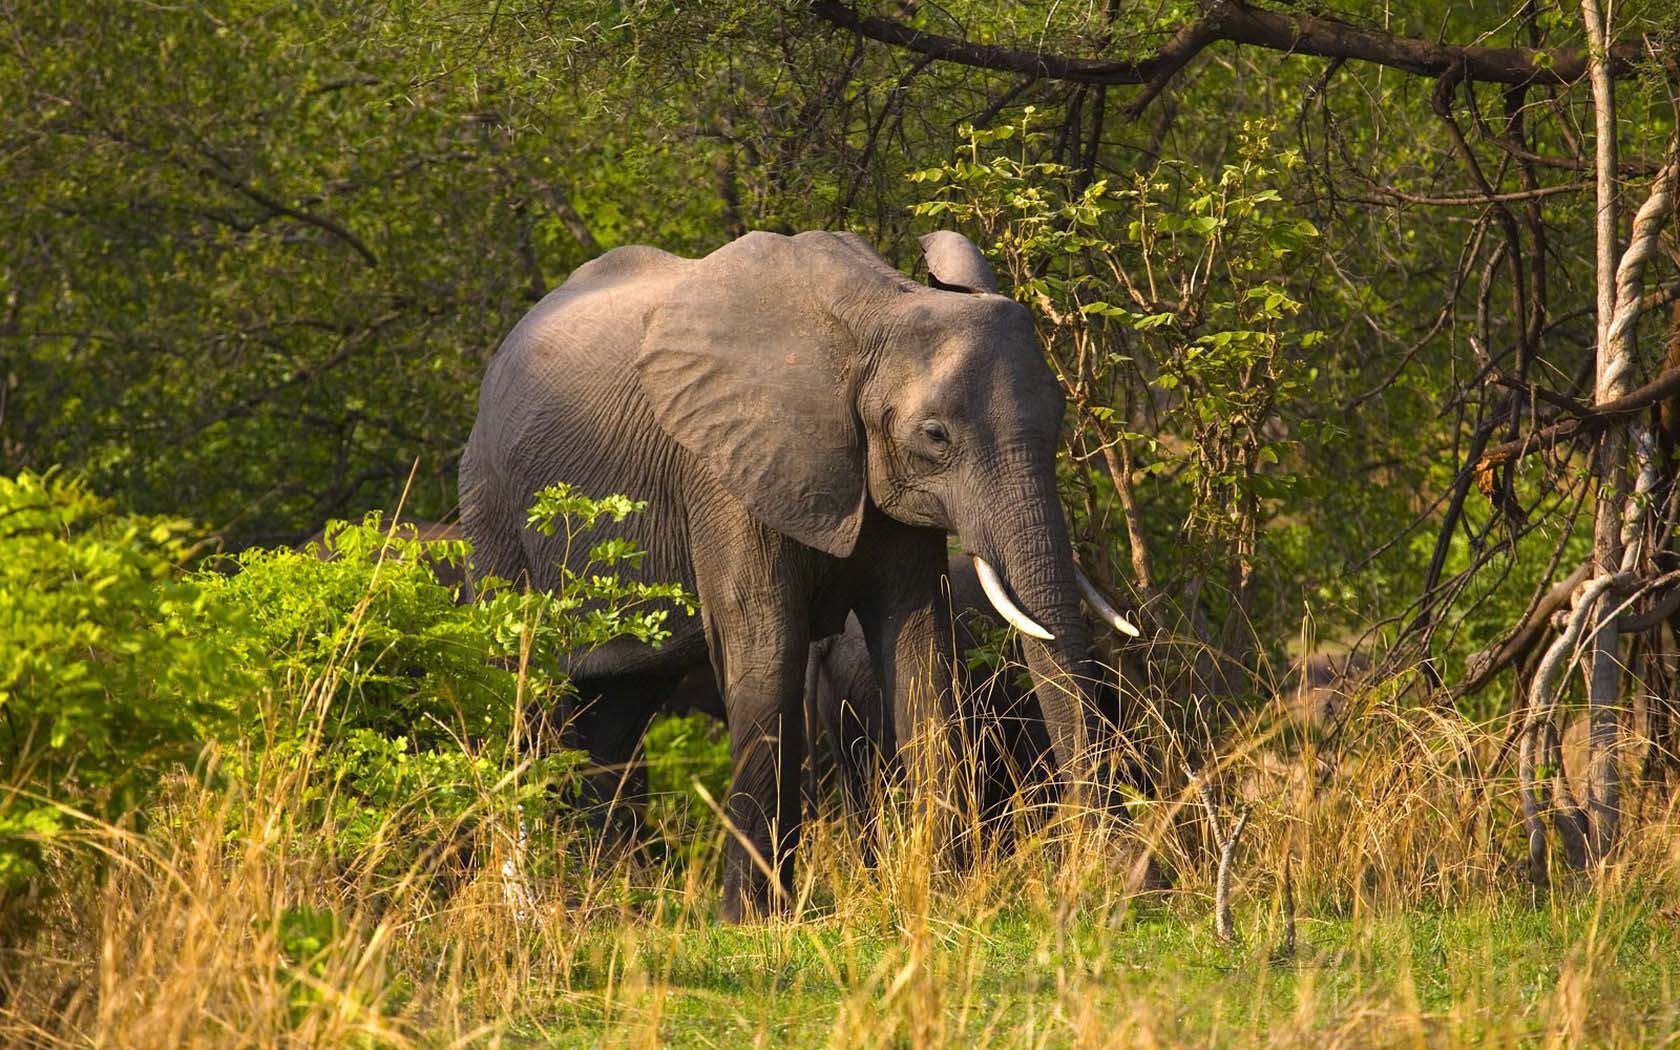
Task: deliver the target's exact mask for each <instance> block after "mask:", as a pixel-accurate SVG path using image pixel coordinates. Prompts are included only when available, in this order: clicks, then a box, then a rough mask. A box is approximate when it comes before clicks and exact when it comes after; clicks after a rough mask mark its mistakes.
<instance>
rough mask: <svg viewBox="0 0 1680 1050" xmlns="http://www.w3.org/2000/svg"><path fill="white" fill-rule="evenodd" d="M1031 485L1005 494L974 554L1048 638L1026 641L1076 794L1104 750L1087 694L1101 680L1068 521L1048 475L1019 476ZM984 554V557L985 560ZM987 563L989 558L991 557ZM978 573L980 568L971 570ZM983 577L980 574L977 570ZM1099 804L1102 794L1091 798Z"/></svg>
mask: <svg viewBox="0 0 1680 1050" xmlns="http://www.w3.org/2000/svg"><path fill="white" fill-rule="evenodd" d="M1023 475H1024V476H1027V477H1030V478H1031V479H1032V480H1031V481H1029V482H1027V483H1026V484H1025V485H1022V486H1019V487H1018V488H1016V489H1014V490H1013V491H1011V492H1010V493H1009V497H1008V498H1006V499H1004V500H1002V501H1000V502H999V503H998V504H997V505H996V506H997V507H999V508H1006V509H1000V510H999V511H998V512H997V514H996V515H995V516H994V517H993V518H992V519H991V520H990V521H989V522H988V523H987V524H986V526H985V527H984V529H983V536H984V539H983V540H982V541H981V543H979V544H976V545H975V546H976V547H979V548H980V550H975V549H971V550H970V553H973V554H979V553H981V550H985V549H987V548H989V549H990V551H989V552H990V553H991V554H992V555H993V556H995V558H996V561H995V562H994V567H995V568H996V569H997V571H998V575H999V576H1000V577H1001V581H1002V585H1003V587H1004V588H1006V589H1007V591H1008V593H1009V594H1010V595H1012V596H1013V597H1014V599H1015V605H1016V606H1018V607H1019V609H1020V610H1021V612H1022V613H1024V614H1025V616H1027V617H1028V618H1030V621H1031V622H1032V623H1033V624H1034V625H1035V626H1038V627H1040V628H1042V631H1043V633H1044V634H1048V635H1049V636H1050V637H1049V638H1048V639H1045V638H1041V637H1033V636H1030V635H1031V634H1032V632H1027V631H1023V634H1027V635H1029V637H1026V638H1024V639H1023V647H1024V648H1025V650H1026V656H1027V665H1028V667H1029V668H1030V669H1031V671H1032V675H1033V682H1034V689H1035V692H1036V693H1037V695H1038V701H1039V707H1040V709H1041V710H1042V712H1043V714H1044V722H1045V726H1046V728H1047V729H1048V730H1049V733H1050V740H1051V744H1052V747H1053V748H1054V750H1055V756H1056V765H1057V767H1058V769H1059V770H1060V771H1061V775H1062V776H1063V778H1064V780H1065V782H1066V783H1067V784H1068V785H1069V787H1070V788H1072V789H1073V790H1074V791H1075V792H1076V794H1079V795H1084V794H1087V793H1086V792H1084V791H1082V790H1081V788H1082V787H1083V786H1084V785H1088V784H1090V783H1091V782H1092V778H1093V777H1095V776H1096V768H1095V764H1094V763H1093V762H1092V761H1091V759H1092V758H1093V757H1094V751H1093V745H1100V744H1106V743H1107V742H1108V741H1107V730H1108V727H1107V726H1106V723H1105V720H1104V719H1103V718H1102V717H1101V716H1100V714H1099V712H1098V708H1097V704H1096V702H1095V700H1094V698H1093V696H1092V691H1091V686H1092V683H1093V682H1095V681H1096V680H1097V679H1098V677H1099V676H1098V675H1097V674H1096V668H1095V667H1094V666H1093V664H1092V661H1091V635H1090V630H1089V628H1088V627H1087V626H1086V621H1085V617H1084V616H1083V614H1082V613H1081V612H1080V598H1081V588H1080V584H1079V578H1078V569H1077V567H1076V566H1075V565H1074V561H1073V548H1072V544H1071V542H1070V541H1069V539H1068V532H1067V523H1066V521H1065V520H1064V518H1063V516H1062V510H1061V504H1060V502H1059V501H1058V500H1057V498H1056V492H1055V486H1054V482H1053V480H1051V479H1053V477H1054V474H1053V472H1052V471H1050V470H1043V471H1021V472H1016V476H1023ZM984 556H985V555H982V557H984ZM987 560H991V559H990V558H988V559H987ZM976 568H977V569H979V565H976ZM981 572H982V578H984V570H981ZM1090 794H1091V796H1092V797H1093V798H1102V797H1104V796H1105V795H1106V791H1101V790H1099V791H1096V792H1094V793H1090Z"/></svg>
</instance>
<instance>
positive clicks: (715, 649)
mask: <svg viewBox="0 0 1680 1050" xmlns="http://www.w3.org/2000/svg"><path fill="white" fill-rule="evenodd" d="M745 515H746V512H745V509H744V508H736V507H733V506H730V505H727V504H725V505H722V506H719V507H717V508H716V509H715V510H714V511H713V512H712V514H711V515H709V516H708V517H707V518H706V519H705V520H706V522H707V524H708V525H709V526H711V527H714V528H719V529H720V530H722V531H724V532H727V530H728V528H729V527H730V526H731V525H733V527H734V532H733V535H737V536H739V535H750V536H752V537H753V538H754V542H751V543H742V542H740V541H739V540H733V539H732V540H728V541H724V540H718V541H711V540H709V538H707V537H699V538H697V539H696V540H695V542H694V550H695V555H696V556H695V565H694V568H695V590H696V597H698V598H699V601H700V616H701V620H702V622H703V623H704V625H705V629H706V644H707V646H708V647H709V649H710V651H711V659H712V668H713V670H714V671H715V673H716V675H717V680H718V688H719V692H720V693H721V694H722V696H723V706H724V711H725V720H726V721H727V722H728V725H729V758H730V769H731V779H730V785H729V795H728V798H727V799H725V801H724V807H723V808H724V815H725V817H726V818H727V820H728V824H729V828H728V831H727V834H728V836H729V837H728V841H727V842H726V843H725V849H724V869H723V917H724V919H725V920H726V921H728V922H742V921H745V920H749V919H753V918H757V917H760V916H764V915H767V914H770V913H771V912H772V911H774V910H776V909H778V908H780V907H784V906H785V905H786V904H787V902H788V901H789V900H790V899H791V896H792V893H793V885H794V883H793V854H794V851H795V850H796V849H797V848H798V845H799V824H800V817H801V814H800V801H801V790H800V787H801V771H802V766H803V764H804V759H805V693H804V687H805V670H806V664H807V660H808V657H809V648H810V612H809V609H810V606H811V592H812V589H813V584H812V576H813V572H814V570H813V568H812V564H811V558H812V555H811V553H810V552H809V551H808V550H806V549H805V548H802V547H800V546H799V545H798V544H796V543H794V542H793V541H791V540H788V539H786V538H785V537H782V536H778V535H776V534H774V533H772V532H770V531H769V530H767V529H764V528H762V527H761V526H759V525H758V524H757V523H755V522H753V521H751V520H750V519H748V518H747V517H746V516H745Z"/></svg>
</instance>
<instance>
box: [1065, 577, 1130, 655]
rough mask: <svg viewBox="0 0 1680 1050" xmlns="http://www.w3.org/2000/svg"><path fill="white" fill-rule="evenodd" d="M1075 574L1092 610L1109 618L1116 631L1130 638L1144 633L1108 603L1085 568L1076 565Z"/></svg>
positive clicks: (1081, 592) (1086, 602) (1080, 590)
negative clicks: (1086, 573)
mask: <svg viewBox="0 0 1680 1050" xmlns="http://www.w3.org/2000/svg"><path fill="white" fill-rule="evenodd" d="M1073 576H1074V579H1076V580H1078V581H1079V593H1080V594H1081V595H1083V596H1084V598H1085V604H1086V605H1089V606H1090V607H1091V611H1092V612H1094V613H1096V614H1097V615H1098V616H1100V617H1102V618H1103V619H1104V620H1107V621H1108V622H1109V623H1110V624H1112V625H1113V627H1114V629H1115V630H1116V631H1119V632H1120V633H1121V634H1123V635H1126V636H1127V637H1129V638H1137V637H1139V636H1140V635H1142V633H1143V632H1142V631H1139V630H1138V629H1137V624H1135V623H1133V622H1132V621H1130V620H1128V619H1126V618H1125V617H1124V616H1122V615H1120V610H1118V609H1116V608H1115V607H1114V606H1112V605H1110V604H1108V599H1107V598H1104V597H1103V593H1102V592H1101V591H1099V590H1097V585H1096V584H1094V583H1092V582H1091V578H1090V577H1089V576H1087V575H1085V572H1084V570H1082V569H1081V568H1080V567H1079V566H1077V565H1075V566H1074V567H1073Z"/></svg>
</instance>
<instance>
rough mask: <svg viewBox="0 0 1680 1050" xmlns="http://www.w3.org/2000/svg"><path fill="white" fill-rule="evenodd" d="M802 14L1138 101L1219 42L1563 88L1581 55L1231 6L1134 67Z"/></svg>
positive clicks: (1617, 61) (835, 10)
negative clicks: (1135, 87) (1447, 40)
mask: <svg viewBox="0 0 1680 1050" xmlns="http://www.w3.org/2000/svg"><path fill="white" fill-rule="evenodd" d="M811 13H812V14H814V15H816V16H817V17H818V18H821V19H822V20H824V21H825V22H828V23H830V24H832V25H835V26H838V27H840V28H841V29H845V30H849V31H851V32H853V33H857V34H859V35H860V36H864V37H868V38H869V39H871V40H874V41H877V42H879V43H883V44H890V45H892V46H893V47H901V48H904V49H905V50H908V51H914V52H916V53H917V54H921V55H927V56H929V57H931V58H934V59H936V60H939V61H943V62H955V63H957V64H959V65H965V66H974V67H977V68H980V69H995V70H998V71H1000V72H1007V73H1021V74H1024V75H1027V76H1034V77H1045V78H1049V79H1052V80H1066V81H1071V82H1073V83H1078V84H1145V85H1150V86H1151V89H1152V90H1146V91H1145V93H1144V94H1145V95H1147V96H1149V97H1151V98H1152V97H1153V96H1154V93H1158V92H1159V91H1160V88H1159V87H1155V86H1154V85H1155V83H1156V82H1157V81H1159V82H1160V83H1161V84H1162V85H1164V84H1165V83H1166V81H1167V80H1169V79H1171V77H1172V75H1173V74H1174V73H1176V72H1177V71H1178V70H1180V69H1182V68H1183V67H1184V65H1185V64H1187V63H1188V62H1189V61H1190V59H1191V58H1194V57H1195V55H1196V54H1197V53H1198V52H1199V51H1201V50H1202V49H1203V48H1205V47H1206V46H1208V45H1209V44H1211V43H1215V42H1217V41H1222V40H1223V41H1229V42H1231V43H1234V44H1242V45H1246V46H1249V47H1259V48H1264V49H1266V50H1269V51H1277V52H1281V53H1283V54H1288V55H1317V56H1319V57H1321V58H1337V59H1355V60H1358V61H1362V62H1374V63H1376V64H1377V65H1381V66H1388V67H1390V68H1392V69H1400V70H1404V71H1406V72H1408V73H1415V74H1417V75H1419V76H1428V77H1438V76H1441V75H1442V74H1443V73H1446V72H1447V71H1448V70H1450V69H1453V68H1454V67H1462V68H1463V70H1464V76H1465V77H1467V78H1468V79H1470V80H1479V81H1486V82H1489V83H1496V84H1572V83H1574V82H1575V81H1577V80H1580V79H1581V78H1582V77H1583V76H1585V75H1586V73H1587V55H1586V54H1585V53H1584V52H1582V51H1575V50H1557V51H1547V50H1544V49H1536V48H1528V47H1461V46H1456V45H1452V44H1439V43H1435V42H1434V41H1430V40H1423V39H1419V38H1416V37H1404V36H1395V35H1394V34H1392V33H1385V32H1383V31H1382V30H1380V29H1373V28H1367V27H1365V26H1357V25H1352V24H1350V23H1348V22H1341V21H1337V20H1336V19H1333V18H1324V17H1320V16H1317V15H1309V14H1296V13H1284V12H1281V11H1266V10H1261V9H1259V8H1251V7H1247V6H1244V5H1243V4H1240V3H1235V2H1231V0H1215V2H1213V3H1210V4H1209V5H1208V6H1207V11H1206V14H1205V15H1204V16H1203V18H1202V19H1201V20H1200V21H1199V22H1196V23H1193V24H1192V25H1191V26H1189V27H1187V28H1186V29H1184V30H1181V31H1180V32H1179V33H1178V34H1177V35H1175V36H1174V37H1173V38H1172V39H1171V40H1170V41H1168V42H1167V44H1166V45H1164V46H1163V47H1162V49H1161V50H1160V51H1158V52H1156V53H1155V54H1153V55H1150V56H1149V57H1147V58H1142V59H1108V58H1078V57H1074V56H1069V55H1058V54H1053V53H1051V52H1047V51H1035V50H1027V49H1025V48H1013V47H1005V46H1002V45H999V44H977V43H974V42H972V41H968V40H961V39H958V38H956V37H951V36H945V35H943V34H940V33H930V32H927V31H925V30H921V29H917V28H915V27H913V26H909V25H905V24H904V23H903V22H900V21H897V20H896V19H891V18H882V17H880V16H878V15H864V14H859V13H858V12H857V11H856V10H854V9H853V8H851V7H849V6H847V5H846V4H844V3H841V2H840V0H815V2H814V3H812V5H811ZM1609 51H1610V55H1609V57H1610V62H1609V64H1608V68H1609V70H1610V73H1611V75H1612V76H1614V77H1617V78H1618V79H1627V78H1629V77H1631V76H1633V73H1634V66H1635V63H1637V62H1638V61H1639V59H1640V57H1641V54H1642V51H1641V44H1640V43H1639V42H1638V41H1623V42H1621V43H1617V44H1615V45H1613V46H1612V47H1611V48H1610V49H1609ZM1144 104H1145V105H1147V99H1145V100H1144ZM1141 108H1142V107H1141V106H1140V107H1139V109H1140V111H1141Z"/></svg>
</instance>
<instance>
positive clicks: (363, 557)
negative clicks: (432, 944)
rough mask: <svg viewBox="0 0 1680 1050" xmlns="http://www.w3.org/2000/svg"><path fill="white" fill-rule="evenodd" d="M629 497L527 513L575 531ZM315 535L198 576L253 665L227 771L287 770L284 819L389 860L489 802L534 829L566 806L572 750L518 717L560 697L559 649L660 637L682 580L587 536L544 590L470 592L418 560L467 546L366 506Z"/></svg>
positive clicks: (486, 809) (617, 511) (459, 554)
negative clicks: (646, 570)
mask: <svg viewBox="0 0 1680 1050" xmlns="http://www.w3.org/2000/svg"><path fill="white" fill-rule="evenodd" d="M637 509H639V507H638V505H636V504H632V503H630V502H629V501H624V500H619V499H616V498H613V497H609V498H608V499H605V500H601V501H594V500H589V499H586V498H583V497H580V496H577V495H575V494H573V493H572V492H571V491H570V490H569V489H565V488H563V487H561V488H557V489H555V490H550V491H549V492H546V493H544V494H543V495H542V497H541V498H540V499H539V501H538V504H537V506H536V507H535V508H534V509H533V511H532V519H533V521H534V522H535V523H537V524H538V525H539V527H541V528H544V529H545V530H548V531H550V532H551V533H552V532H553V531H554V530H557V529H561V528H564V529H565V530H566V536H567V537H568V539H570V538H573V537H576V538H577V539H578V540H579V541H580V542H581V540H582V538H583V537H584V536H585V534H586V533H587V531H588V529H589V528H590V527H592V526H593V525H594V524H595V523H596V521H597V520H598V519H599V518H601V517H602V516H604V515H610V516H612V517H614V518H615V519H621V518H622V517H623V516H624V515H625V514H628V513H631V512H633V511H635V510H637ZM326 543H327V546H328V547H329V548H330V549H331V550H332V551H333V552H334V557H333V558H332V559H330V560H324V559H322V558H321V557H319V556H318V554H317V552H316V551H314V550H313V549H312V550H309V551H296V550H291V549H286V548H282V549H276V550H261V549H256V550H250V551H246V552H244V553H243V554H241V555H239V556H238V558H237V559H236V561H237V567H238V571H237V572H236V573H232V574H229V575H224V576H211V575H207V576H206V578H205V581H204V584H205V587H206V588H207V590H208V592H209V593H210V594H211V596H212V598H213V601H214V609H215V612H216V614H217V615H218V617H219V618H220V619H221V620H222V622H224V623H226V624H229V625H233V627H234V630H233V631H232V638H231V640H230V645H231V646H232V648H233V650H234V651H235V653H236V654H237V655H238V656H239V657H240V659H241V660H243V661H245V662H247V663H249V664H250V665H251V666H254V667H260V668H262V673H263V675H264V677H265V689H264V690H263V698H262V700H261V701H260V702H259V703H257V704H255V705H254V706H253V707H252V708H251V709H250V710H249V711H247V712H246V713H245V719H244V726H245V746H243V747H242V748H240V754H242V755H245V756H249V757H247V758H246V759H245V760H244V761H243V764H242V766H241V769H240V774H241V775H243V776H246V777H247V778H248V779H252V780H253V782H254V779H255V778H256V777H258V776H260V775H262V774H263V773H265V772H266V773H267V774H270V775H272V774H274V773H276V772H280V773H281V774H287V773H295V774H296V775H297V776H298V778H299V781H300V783H301V790H302V793H303V799H302V801H303V804H304V811H303V812H302V813H299V814H298V815H297V817H298V821H297V826H299V827H307V828H311V829H314V830H319V829H320V828H322V827H330V828H331V829H332V835H331V842H330V848H331V849H333V850H335V851H337V852H339V853H340V854H341V855H342V859H344V860H346V861H348V860H351V859H352V858H355V857H362V858H363V859H367V858H374V859H375V860H376V861H377V863H379V864H380V865H381V866H384V867H387V868H393V869H396V870H404V869H406V868H407V866H408V865H410V864H412V863H413V862H414V860H415V859H416V857H417V856H418V853H419V851H420V850H421V849H423V848H434V847H442V846H443V845H444V843H442V842H440V841H439V832H440V831H445V832H449V831H465V830H469V829H470V828H471V827H473V826H474V825H476V824H477V823H478V822H479V821H480V820H482V819H483V818H484V817H486V816H487V815H489V813H490V812H491V811H494V812H496V813H498V814H499V815H500V816H501V818H502V819H503V820H504V822H506V823H507V824H509V825H511V823H512V822H513V821H514V820H516V819H523V820H525V821H526V822H528V823H529V824H531V825H532V826H533V827H537V826H541V825H543V823H544V822H545V821H546V819H547V818H548V817H550V816H552V815H553V814H554V813H555V812H556V811H557V810H559V809H560V808H562V807H563V806H564V804H565V799H566V796H567V794H568V789H569V786H570V784H571V782H572V779H573V776H572V774H573V771H574V770H575V769H576V767H577V765H578V763H579V761H580V759H581V755H579V754H578V753H576V752H571V751H565V750H560V749H557V748H554V747H552V746H548V747H543V748H538V749H532V748H530V747H528V746H527V745H526V742H525V739H524V738H525V737H526V735H527V734H528V733H529V732H530V730H531V724H530V721H529V720H528V719H526V718H525V717H524V715H523V712H525V711H548V710H552V709H553V707H554V706H555V705H556V704H557V703H558V702H559V701H560V699H561V698H562V697H563V696H564V695H565V693H566V691H567V689H568V683H567V682H566V680H565V678H564V676H563V675H562V674H561V672H560V667H561V666H562V663H563V661H562V655H563V654H565V653H569V652H575V651H577V650H580V649H586V648H588V647H590V646H594V645H599V644H601V643H603V642H606V641H609V640H611V639H614V638H618V637H626V636H628V637H634V638H638V639H641V640H643V641H647V642H650V643H655V644H657V643H658V642H659V641H660V640H661V639H663V638H664V637H665V631H664V629H663V623H664V620H665V617H666V616H667V615H668V614H669V609H670V606H669V604H668V603H670V602H676V603H677V604H678V605H683V604H685V603H686V598H685V597H684V596H683V595H682V593H681V591H680V589H678V588H674V587H665V586H657V585H644V584H637V583H625V582H620V581H619V580H618V579H617V578H616V577H615V576H612V575H609V574H605V573H604V572H598V571H595V570H597V569H601V570H605V569H607V568H610V567H611V566H613V565H616V564H618V563H620V562H625V563H633V562H634V561H635V560H637V559H639V558H640V554H639V552H637V551H636V550H635V549H634V548H633V547H630V546H628V545H627V544H624V543H622V542H621V541H609V542H607V543H602V544H598V545H596V546H595V547H594V548H592V554H593V557H592V559H591V562H590V565H589V566H588V569H587V570H586V571H585V572H582V573H579V574H576V575H573V574H569V573H568V574H565V575H564V577H563V582H562V585H561V587H560V588H559V589H558V590H557V591H555V592H553V593H525V592H520V591H516V590H514V589H513V588H509V587H506V586H502V585H500V584H501V582H502V581H495V580H490V581H482V582H484V583H485V584H486V585H485V586H483V587H482V588H481V589H482V590H483V591H484V593H482V594H481V595H480V598H479V600H478V601H476V602H474V603H472V604H466V605H458V604H457V603H456V601H455V594H454V592H453V591H452V590H450V589H449V588H447V587H445V586H444V585H443V584H442V583H440V582H439V581H438V579H437V577H436V575H435V574H434V572H433V570H432V565H433V564H434V563H438V562H454V563H459V562H460V561H461V560H462V559H465V558H466V557H468V556H469V549H468V547H467V545H466V544H465V543H463V542H460V541H433V540H419V539H413V538H409V537H407V536H404V535H402V534H401V533H400V532H396V531H394V530H390V529H387V528H385V527H384V526H383V525H382V522H381V519H380V516H379V515H378V514H377V513H375V514H372V515H369V516H368V517H367V519H366V520H364V521H363V522H362V523H360V524H347V523H344V522H334V523H331V524H329V526H328V527H327V530H326ZM656 601H658V602H660V603H662V604H658V605H656V604H655V602H656ZM515 814H518V816H517V817H516V816H515ZM376 850H382V852H373V851H376Z"/></svg>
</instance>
